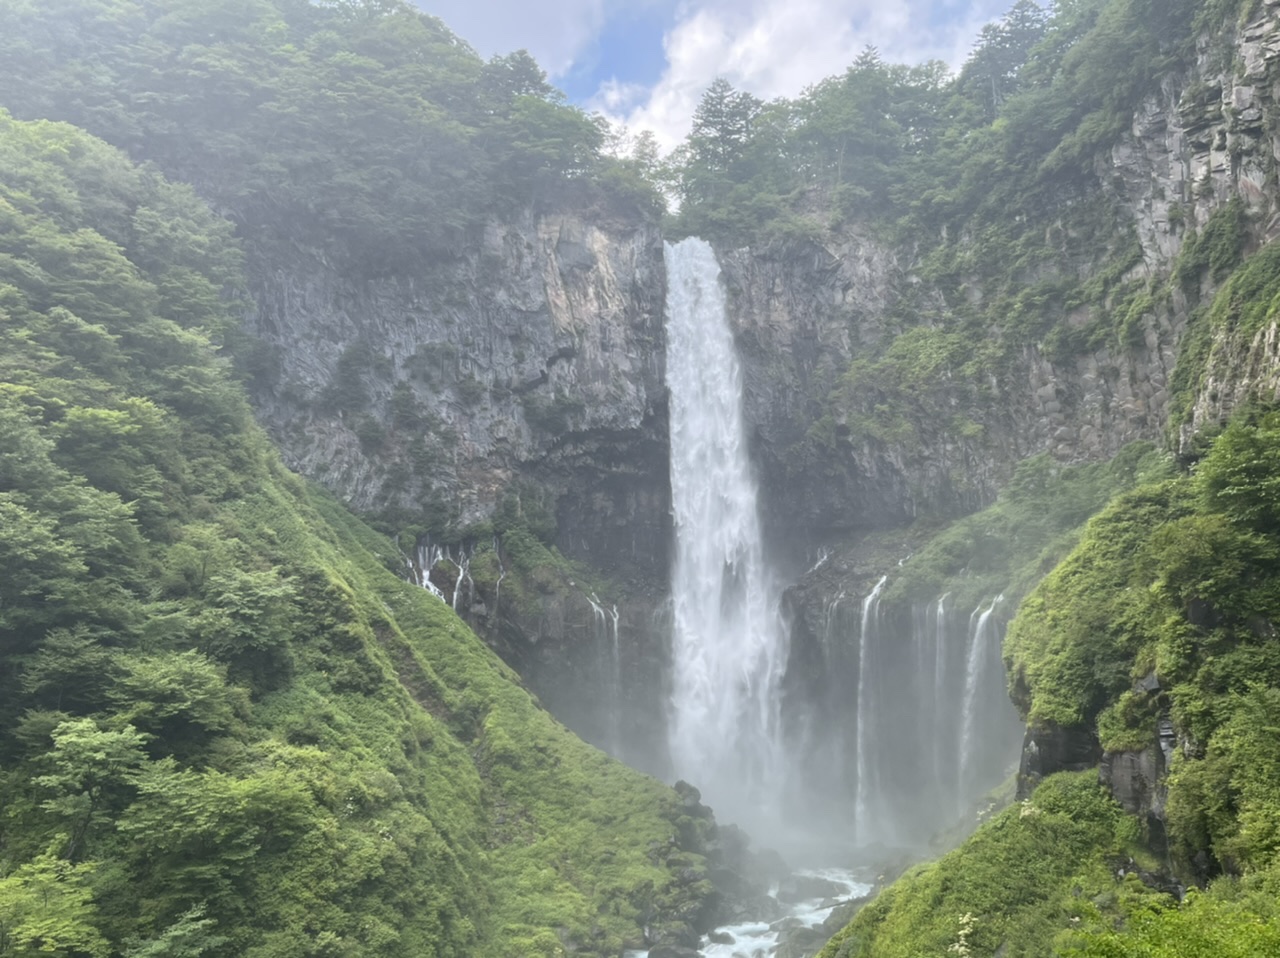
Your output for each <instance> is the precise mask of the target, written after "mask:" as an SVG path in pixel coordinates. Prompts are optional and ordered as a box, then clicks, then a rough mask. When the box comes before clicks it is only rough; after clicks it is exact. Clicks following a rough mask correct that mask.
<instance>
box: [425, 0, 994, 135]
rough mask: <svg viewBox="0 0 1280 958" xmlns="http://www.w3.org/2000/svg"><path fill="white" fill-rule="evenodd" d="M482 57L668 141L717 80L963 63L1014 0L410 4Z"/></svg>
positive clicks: (793, 86)
mask: <svg viewBox="0 0 1280 958" xmlns="http://www.w3.org/2000/svg"><path fill="white" fill-rule="evenodd" d="M414 2H416V3H417V4H418V6H419V7H421V8H422V9H423V10H425V11H426V12H428V13H431V14H434V15H436V16H438V17H440V18H441V19H442V20H444V22H445V23H446V24H447V25H448V26H449V27H450V29H452V30H453V31H454V32H455V33H456V34H458V35H459V36H460V37H462V38H463V39H464V40H466V41H467V42H468V43H470V44H471V45H472V46H473V47H475V49H476V50H477V51H478V52H479V53H480V54H481V55H482V56H485V57H489V56H492V55H493V54H495V53H510V52H512V51H513V50H519V49H526V50H528V51H529V52H530V53H532V54H533V56H534V57H535V58H536V59H537V60H538V62H539V63H540V64H541V65H542V67H543V69H544V70H546V71H547V73H548V75H549V77H550V79H551V80H552V82H553V83H555V85H556V86H558V87H559V88H560V89H562V90H564V91H565V93H566V94H567V95H568V97H569V99H570V100H571V101H572V102H574V103H576V104H578V105H579V106H582V107H584V108H586V109H587V110H593V111H599V112H601V113H604V114H605V115H606V116H608V117H609V118H610V119H611V120H613V121H614V122H615V123H620V124H623V125H625V126H627V127H628V129H629V130H630V131H631V132H632V133H636V132H639V131H640V130H644V129H649V130H652V131H653V132H654V133H655V134H656V135H657V137H658V141H659V143H660V144H662V145H663V146H664V147H666V148H670V147H672V146H675V145H676V144H677V143H679V142H680V140H682V139H683V138H684V135H685V133H686V132H688V129H689V123H690V118H691V117H692V115H693V110H694V107H696V106H697V103H698V99H699V98H700V97H701V95H702V92H703V91H704V90H705V89H706V88H707V86H708V85H709V84H710V83H711V81H712V80H714V79H715V78H716V77H717V76H723V77H725V78H727V79H728V80H729V81H730V82H731V83H733V85H734V86H735V87H738V88H739V89H743V90H747V91H749V92H751V93H754V94H755V95H756V96H759V97H761V98H763V99H766V100H767V99H772V98H773V97H778V96H795V95H797V94H798V93H800V91H801V90H803V89H804V88H805V87H806V86H808V85H809V84H811V83H815V82H817V81H818V80H821V79H823V78H824V77H827V76H830V75H832V74H835V73H841V72H843V71H844V69H845V68H846V67H847V66H848V65H849V64H850V63H852V62H853V60H854V58H855V57H856V56H857V55H858V53H859V52H860V51H861V50H862V49H863V48H864V47H866V46H867V45H868V44H871V45H874V46H875V47H876V48H877V49H879V51H880V55H881V57H882V58H883V59H885V60H887V61H890V62H894V63H920V62H922V61H924V60H930V59H940V60H944V61H946V62H947V63H948V64H950V65H951V66H952V67H953V68H958V67H959V66H960V65H961V64H962V63H963V62H964V60H965V58H966V57H967V56H968V53H969V50H970V49H971V48H972V46H973V41H974V38H975V37H976V36H977V34H978V31H979V30H980V29H981V27H982V25H983V24H984V23H987V22H989V21H991V20H993V19H996V18H997V17H999V16H1000V15H1001V14H1003V13H1004V12H1005V11H1006V10H1007V9H1008V8H1009V7H1011V6H1012V5H1013V0H414Z"/></svg>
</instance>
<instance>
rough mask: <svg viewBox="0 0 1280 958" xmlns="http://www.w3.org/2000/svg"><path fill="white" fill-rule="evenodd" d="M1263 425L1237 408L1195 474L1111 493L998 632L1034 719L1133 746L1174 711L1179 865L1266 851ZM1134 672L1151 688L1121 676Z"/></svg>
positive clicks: (1267, 416) (1268, 650)
mask: <svg viewBox="0 0 1280 958" xmlns="http://www.w3.org/2000/svg"><path fill="white" fill-rule="evenodd" d="M1278 427H1280V413H1274V412H1272V413H1264V414H1255V415H1252V416H1242V417H1241V418H1239V419H1237V420H1236V421H1235V422H1233V423H1232V424H1231V425H1230V426H1228V428H1227V429H1226V431H1225V432H1223V433H1222V434H1221V435H1220V436H1219V437H1218V438H1217V440H1216V441H1215V442H1214V443H1213V445H1212V447H1211V448H1210V450H1209V452H1208V453H1207V455H1206V456H1205V457H1204V458H1203V459H1202V461H1201V462H1200V464H1199V466H1198V468H1197V470H1196V472H1195V474H1194V475H1190V476H1183V477H1180V478H1176V479H1173V480H1169V481H1166V482H1163V483H1160V484H1157V485H1148V486H1143V487H1141V488H1139V489H1136V490H1134V491H1133V492H1129V493H1126V494H1123V495H1121V496H1120V497H1119V498H1117V499H1116V500H1115V501H1114V502H1113V503H1112V504H1111V505H1110V506H1108V508H1107V509H1105V510H1104V511H1103V512H1102V513H1101V514H1100V515H1098V516H1097V517H1096V518H1095V519H1093V520H1092V521H1091V522H1090V523H1089V525H1088V526H1087V527H1086V530H1085V533H1084V535H1083V537H1082V538H1081V540H1080V543H1079V545H1078V546H1077V548H1076V549H1075V551H1074V552H1072V554H1071V555H1070V556H1069V557H1068V558H1067V559H1066V560H1065V561H1064V562H1063V563H1062V564H1061V565H1060V566H1059V567H1058V568H1057V569H1055V570H1054V571H1053V572H1052V573H1051V574H1050V575H1049V576H1048V577H1047V578H1046V579H1045V580H1044V582H1043V583H1042V584H1041V585H1040V586H1038V587H1037V588H1036V589H1035V591H1034V592H1032V593H1031V595H1030V596H1029V597H1028V598H1027V599H1026V601H1024V602H1023V603H1022V606H1021V608H1020V609H1019V611H1018V615H1017V617H1016V618H1015V619H1014V621H1013V622H1012V623H1011V624H1010V627H1009V633H1008V639H1007V641H1006V646H1005V655H1006V658H1007V660H1008V661H1009V663H1010V667H1011V672H1012V682H1013V688H1014V693H1015V698H1016V699H1017V700H1018V701H1019V705H1020V706H1021V707H1022V708H1023V710H1024V712H1025V713H1026V714H1028V715H1029V717H1030V718H1031V719H1032V720H1034V721H1038V722H1045V723H1056V724H1059V725H1067V726H1084V727H1085V728H1091V727H1096V729H1097V734H1098V737H1099V739H1100V740H1101V741H1102V743H1103V744H1104V746H1105V747H1107V748H1110V749H1127V750H1137V749H1141V748H1144V747H1148V746H1150V745H1152V743H1153V742H1154V735H1155V726H1156V721H1157V719H1158V718H1159V716H1160V715H1162V714H1164V715H1168V716H1169V717H1170V718H1171V719H1172V720H1173V723H1174V727H1175V730H1176V731H1177V733H1178V734H1179V735H1180V736H1181V737H1182V739H1183V741H1184V747H1183V748H1182V749H1181V750H1180V756H1179V758H1178V760H1177V762H1176V763H1175V764H1174V767H1173V769H1172V771H1171V773H1170V775H1169V780H1168V785H1169V797H1168V812H1167V819H1168V826H1169V834H1170V840H1171V847H1172V848H1173V851H1174V853H1175V861H1176V862H1177V863H1178V864H1179V865H1180V867H1182V868H1183V869H1185V870H1187V871H1188V873H1189V874H1191V875H1192V877H1201V878H1203V877H1204V876H1205V875H1207V874H1212V873H1213V872H1214V871H1218V870H1225V871H1227V872H1229V873H1251V872H1261V871H1265V870H1266V869H1269V868H1271V867H1272V865H1274V864H1275V863H1276V861H1277V857H1276V853H1277V851H1280V837H1278V836H1280V804H1277V802H1276V801H1275V798H1274V795H1275V785H1276V782H1277V781H1280V777H1278V776H1280V767H1277V765H1276V763H1275V761H1274V758H1273V756H1274V755H1275V754H1278V753H1277V752H1276V749H1277V746H1278V745H1280V742H1277V740H1276V737H1275V729H1276V728H1277V727H1280V711H1277V709H1280V700H1277V692H1276V690H1277V689H1278V688H1280V652H1278V651H1277V648H1276V643H1275V640H1274V635H1275V628H1274V625H1273V623H1274V622H1275V621H1276V620H1277V619H1278V618H1280V577H1278V576H1277V572H1276V569H1277V560H1278V559H1280V552H1278V551H1277V546H1276V542H1275V530H1276V529H1277V528H1280V527H1278V526H1277V525H1276V521H1277V516H1276V514H1275V513H1276V509H1275V504H1274V503H1273V502H1272V500H1273V499H1274V498H1275V496H1274V489H1273V488H1272V487H1273V486H1274V481H1273V477H1274V473H1275V471H1276V463H1277V462H1280V428H1278ZM1149 673H1154V674H1155V675H1156V677H1157V678H1158V683H1159V686H1160V688H1159V689H1158V690H1156V691H1143V690H1142V689H1141V688H1140V687H1139V686H1136V685H1135V684H1134V683H1135V681H1136V680H1137V679H1140V678H1142V677H1143V676H1146V675H1148V674H1149Z"/></svg>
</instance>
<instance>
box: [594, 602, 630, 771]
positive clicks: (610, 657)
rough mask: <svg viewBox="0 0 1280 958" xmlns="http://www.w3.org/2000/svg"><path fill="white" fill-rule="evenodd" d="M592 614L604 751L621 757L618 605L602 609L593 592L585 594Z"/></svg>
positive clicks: (620, 662)
mask: <svg viewBox="0 0 1280 958" xmlns="http://www.w3.org/2000/svg"><path fill="white" fill-rule="evenodd" d="M587 602H589V603H590V604H591V611H592V613H593V615H594V616H595V639H596V649H597V656H598V661H599V662H600V689H601V691H602V692H603V699H604V723H605V740H604V743H603V747H604V750H605V751H606V752H608V753H609V754H610V755H612V756H614V757H615V758H620V757H622V724H621V720H622V714H621V713H622V709H621V704H622V649H621V646H620V643H619V641H618V607H617V606H616V605H613V606H610V607H609V608H607V609H606V608H605V607H604V605H603V603H601V601H600V597H599V596H597V595H596V594H595V593H594V592H592V593H591V594H590V595H588V596H587Z"/></svg>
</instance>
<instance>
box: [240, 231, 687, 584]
mask: <svg viewBox="0 0 1280 958" xmlns="http://www.w3.org/2000/svg"><path fill="white" fill-rule="evenodd" d="M252 284H253V287H254V290H253V291H254V293H255V297H254V298H255V300H256V302H257V303H258V309H257V310H256V312H255V314H254V316H253V317H252V318H251V323H250V332H252V333H253V334H255V335H256V336H258V337H259V338H260V339H261V340H262V341H263V343H264V360H263V363H262V364H261V365H262V370H261V372H262V375H260V376H259V377H258V379H257V381H256V384H255V390H254V398H255V401H256V404H257V407H258V409H259V412H260V415H261V417H262V419H263V421H264V422H265V424H266V425H267V427H268V429H269V430H270V431H271V433H272V435H273V436H274V438H275V439H276V441H277V442H278V443H279V444H280V447H281V449H282V450H283V452H284V455H285V458H286V461H287V462H288V463H289V465H290V466H292V467H293V468H295V469H297V470H299V471H300V472H302V473H304V474H306V475H308V476H311V477H312V478H315V479H317V480H318V481H320V482H321V483H323V484H324V485H326V486H328V487H329V488H330V489H331V490H333V491H334V492H335V493H336V494H338V495H339V496H340V497H341V498H343V499H344V500H345V501H347V502H349V503H350V504H351V505H353V506H354V507H355V508H357V509H360V510H366V511H382V510H388V509H396V510H402V511H403V512H404V513H406V514H408V515H410V516H412V515H422V514H423V513H424V509H425V511H426V512H427V514H429V515H432V516H440V517H444V518H448V519H452V520H453V521H455V522H458V523H459V524H462V525H466V524H468V523H472V522H476V521H479V520H482V519H484V518H486V517H487V516H488V515H489V514H490V513H491V512H492V511H493V509H494V507H495V505H496V504H497V503H498V502H499V501H500V500H501V498H502V497H503V496H504V495H505V494H507V493H508V492H509V491H510V490H511V488H512V486H513V484H514V483H518V482H520V481H527V480H533V481H536V482H538V483H539V484H541V486H542V487H543V488H545V489H548V490H550V492H551V493H552V495H553V497H554V498H555V499H556V500H558V501H559V502H561V506H560V508H559V513H560V516H559V518H560V520H561V527H562V532H563V535H564V537H565V545H566V548H567V551H571V552H577V553H581V554H584V555H585V556H587V557H589V558H591V559H593V560H595V561H596V562H597V563H598V564H601V565H606V566H607V565H610V564H612V563H613V562H614V561H615V560H618V561H626V562H629V563H640V564H642V565H646V566H648V567H649V568H652V569H656V570H657V571H658V572H659V573H661V571H662V569H661V567H662V565H663V563H664V562H665V558H666V538H667V534H668V521H667V519H666V514H667V499H668V493H667V479H666V475H667V462H666V398H665V397H666V393H665V386H664V383H663V357H664V337H663V299H664V285H665V280H664V270H663V262H662V240H661V237H660V236H659V235H658V232H657V230H656V227H655V226H654V225H653V224H652V223H650V222H647V221H645V220H643V219H641V218H639V217H633V218H627V217H625V216H620V215H618V214H616V213H613V212H610V211H602V210H590V209H580V210H575V211H570V212H562V213H555V214H546V215H539V216H535V215H533V214H531V213H525V214H523V215H521V216H518V217H515V218H513V219H511V220H509V221H506V222H496V221H495V222H491V223H490V224H489V225H488V226H487V228H486V229H485V230H484V232H483V235H481V236H478V237H477V238H476V239H475V242H474V243H473V244H472V245H469V246H467V247H466V248H463V249H459V250H457V252H456V255H455V256H454V257H453V258H452V259H450V260H448V261H444V262H424V263H423V264H422V267H421V270H420V272H418V273H415V274H413V275H397V276H382V277H361V276H353V275H350V274H349V273H341V272H337V271H335V270H333V269H331V268H330V267H329V264H327V263H326V262H325V261H324V260H323V259H322V258H320V257H319V256H318V254H316V253H314V252H313V251H308V250H299V251H298V253H297V255H296V257H295V258H294V260H293V261H292V262H288V263H283V262H274V263H271V264H270V265H269V266H267V265H265V264H259V270H258V272H257V273H256V274H255V275H254V276H253V277H252Z"/></svg>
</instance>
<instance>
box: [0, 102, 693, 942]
mask: <svg viewBox="0 0 1280 958" xmlns="http://www.w3.org/2000/svg"><path fill="white" fill-rule="evenodd" d="M239 263H240V254H239V252H238V250H237V247H236V245H235V243H234V242H233V241H232V239H231V235H230V228H229V226H228V225H227V224H226V223H225V222H223V221H222V220H219V219H218V218H216V217H215V216H213V215H212V214H211V213H210V212H209V211H208V209H207V208H206V207H205V206H204V205H203V204H202V203H201V202H200V201H199V200H198V199H197V198H196V196H195V194H194V193H193V192H192V191H191V190H190V189H189V188H187V187H184V186H175V185H172V184H170V183H167V182H166V181H165V180H164V179H162V178H161V177H160V176H158V175H157V174H156V173H154V172H152V171H150V170H147V169H142V168H139V167H136V166H134V165H133V164H132V163H130V162H129V161H128V160H127V159H126V158H125V157H124V156H123V155H122V154H120V153H119V152H117V151H116V150H115V149H114V148H112V147H109V146H107V145H106V144H104V143H102V142H101V141H99V140H96V139H94V138H92V137H90V136H88V135H86V134H84V133H82V132H79V131H77V130H75V129H73V128H71V127H68V126H65V125H62V124H54V123H45V122H40V123H22V122H17V121H15V120H13V119H11V118H10V117H9V116H8V115H7V114H0V436H2V437H3V438H2V439H0V516H2V517H3V519H2V526H3V530H4V531H3V535H2V536H0V568H2V569H3V570H4V575H3V578H2V579H0V810H2V812H0V955H4V956H6V958H8V956H19V955H21V956H35V955H67V956H72V955H74V956H81V955H92V956H106V955H117V954H123V955H129V956H135V958H141V956H160V955H171V956H177V955H210V956H218V955H225V956H232V955H235V956H241V955H247V956H256V958H267V956H281V958H283V956H312V955H315V956H319V955H343V956H362V955H388V956H393V955H403V956H414V958H420V956H426V955H441V956H444V955H451V956H458V958H463V956H466V958H471V956H483V955H493V956H498V955H511V954H522V955H556V954H562V953H564V952H565V951H567V950H574V951H575V952H578V953H585V954H600V955H616V954H617V953H618V952H619V950H620V949H621V948H622V947H623V944H624V943H626V942H632V943H639V941H640V939H641V936H642V926H645V925H647V926H649V927H650V931H651V932H652V933H653V934H655V935H661V934H663V933H664V932H667V933H669V934H670V935H672V936H676V937H678V936H679V935H680V934H686V935H687V934H688V932H689V923H694V922H698V921H701V920H702V918H703V917H704V914H703V908H704V906H705V904H706V898H707V894H708V892H709V885H708V883H707V882H706V881H705V880H704V879H705V872H704V864H703V858H702V857H701V856H700V855H698V854H696V853H695V852H696V849H683V848H681V847H680V845H679V842H678V841H677V839H676V835H677V825H678V821H677V820H678V818H679V816H680V814H681V812H682V811H683V809H684V806H683V805H682V804H681V800H680V799H679V798H678V797H677V795H676V794H675V793H674V792H672V791H670V790H669V789H667V788H665V787H664V786H662V785H660V784H659V783H658V782H656V781H654V780H652V779H649V778H647V777H645V776H642V775H640V774H638V773H635V772H632V771H630V770H628V769H626V768H624V767H623V766H621V765H619V764H617V763H616V762H613V761H611V760H609V759H608V758H606V757H605V756H604V755H602V754H601V753H599V752H597V751H595V750H594V749H592V748H590V747H588V746H586V745H584V744H583V743H581V742H580V741H578V740H577V739H576V738H575V737H574V736H572V735H571V734H570V733H569V732H568V731H567V730H565V729H564V728H563V727H562V726H561V725H559V724H558V723H557V722H556V721H555V720H554V719H552V718H551V716H550V715H549V714H547V713H546V712H545V711H544V710H542V709H541V708H540V707H539V706H538V704H537V703H536V702H535V701H534V700H533V699H532V698H531V697H530V696H529V695H528V694H527V693H526V692H525V691H524V690H522V689H521V688H520V687H519V684H518V681H517V678H516V676H515V675H514V674H513V673H512V672H511V671H510V670H509V669H507V668H506V667H505V666H504V665H502V664H501V663H500V662H499V661H498V659H497V658H496V657H495V656H494V655H493V654H492V653H490V652H489V651H488V650H487V649H486V648H485V647H484V646H483V645H482V644H481V643H480V642H479V641H478V640H477V639H476V638H475V636H474V635H472V634H471V633H470V631H468V629H467V628H466V627H465V626H464V625H463V624H462V623H461V622H460V620H458V619H457V618H456V617H455V616H454V615H453V613H452V612H451V611H449V609H447V608H446V607H445V606H444V604H443V603H441V602H439V601H438V600H436V599H435V598H433V597H432V596H431V595H430V594H428V593H427V592H425V591H423V590H421V589H418V588H416V587H414V586H412V585H410V584H409V583H407V582H406V581H404V579H403V577H402V576H401V575H400V572H401V568H402V560H401V558H400V556H399V555H398V554H397V552H396V550H395V548H394V547H393V546H392V544H391V543H390V542H389V541H387V540H385V539H382V538H380V537H379V536H378V535H376V534H374V533H373V532H371V531H370V530H369V529H368V528H367V527H366V526H364V525H362V524H361V522H360V521H359V520H357V519H355V518H353V517H352V516H351V515H349V514H348V513H347V512H345V511H344V510H343V509H342V508H341V507H340V506H339V505H337V504H336V503H334V502H333V501H331V500H330V499H328V498H326V497H325V496H324V495H323V494H321V493H319V492H317V491H316V490H315V489H313V488H311V487H309V486H308V485H307V484H306V483H304V482H303V481H302V480H300V479H298V478H297V477H295V476H293V475H291V474H289V473H288V472H287V471H286V470H285V469H284V468H283V467H282V466H281V464H280V463H279V461H278V458H277V456H276V454H275V453H274V452H273V450H272V449H271V447H270V446H269V444H268V443H267V441H266V439H265V438H264V436H263V434H262V432H261V431H260V430H259V429H258V428H257V427H256V426H255V425H254V423H253V420H252V417H251V415H250V412H249V408H248V405H247V402H246V400H245V398H244V395H243V393H242V390H241V388H240V386H239V384H238V383H237V382H236V380H235V379H234V378H233V377H232V376H231V375H230V373H229V366H228V363H227V361H226V359H225V358H223V353H224V352H225V346H226V343H227V342H228V341H229V340H231V339H233V338H234V328H235V320H234V315H235V309H236V305H237V295H238V269H239ZM686 821H687V820H686ZM684 834H686V835H688V836H691V837H692V836H696V835H698V834H701V833H700V832H698V831H697V830H696V829H689V828H686V829H685V830H684Z"/></svg>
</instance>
